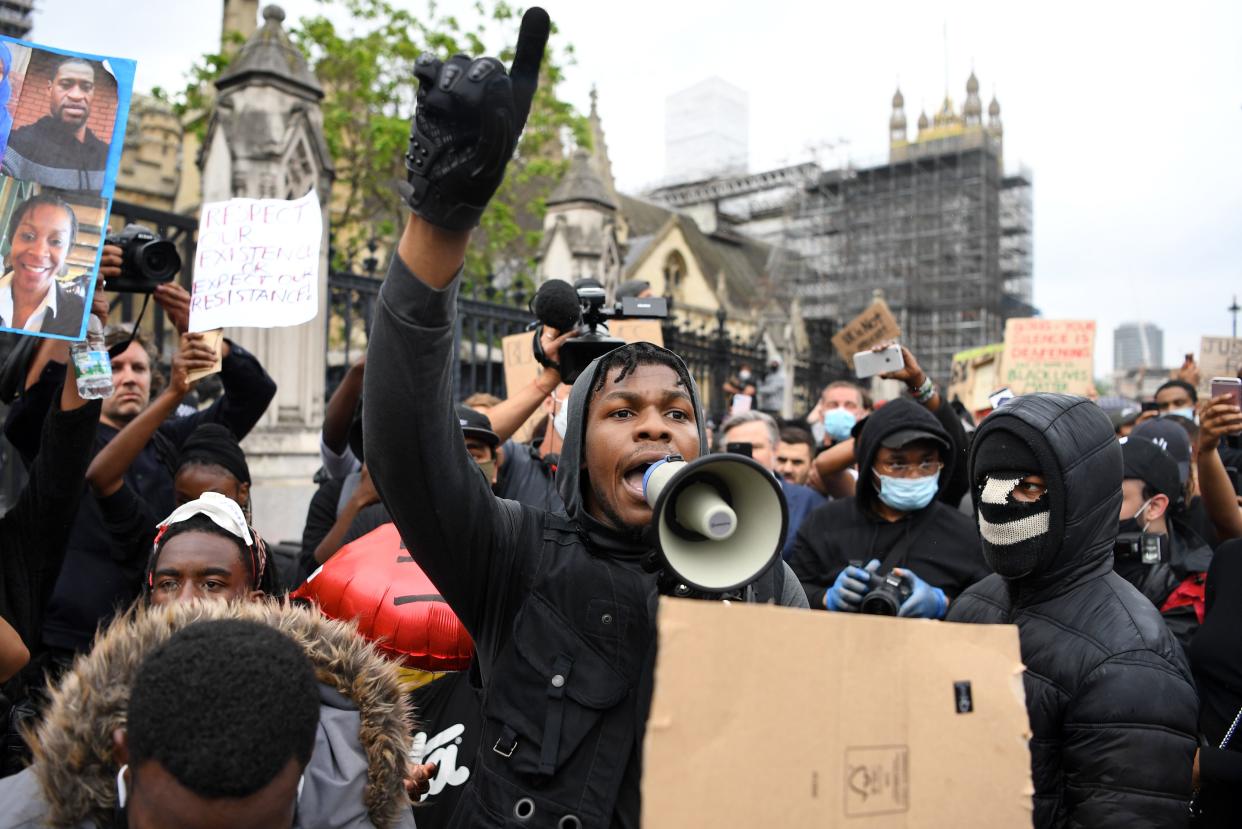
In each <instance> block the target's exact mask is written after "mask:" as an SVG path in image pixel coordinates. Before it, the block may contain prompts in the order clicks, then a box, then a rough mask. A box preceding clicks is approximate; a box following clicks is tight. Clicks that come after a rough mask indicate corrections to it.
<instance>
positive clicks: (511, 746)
mask: <svg viewBox="0 0 1242 829" xmlns="http://www.w3.org/2000/svg"><path fill="white" fill-rule="evenodd" d="M459 284H460V282H459V281H454V282H453V283H452V284H451V285H450V286H449V287H447V288H446V289H444V290H442V291H436V290H433V289H431V288H429V287H428V286H427V285H426V284H424V283H423V282H421V281H419V280H418V279H417V278H416V277H415V276H413V275H412V274H411V273H410V272H409V270H408V269H407V268H406V267H405V266H404V265H403V264H402V262H401V261H400V259H399V258H394V260H393V264H392V266H391V268H390V270H389V275H388V278H387V279H386V280H385V281H384V286H383V289H382V290H381V292H380V301H379V304H378V306H377V308H376V313H375V324H374V328H373V329H372V334H371V341H370V344H369V346H368V358H367V374H366V392H365V393H366V400H367V406H366V408H365V411H364V416H365V418H366V423H365V429H364V435H365V438H366V457H367V461H368V464H369V466H370V470H371V476H372V479H373V480H374V482H375V486H376V488H377V490H378V491H379V493H380V495H381V497H382V498H383V500H384V502H385V503H386V504H387V505H388V507H389V509H390V510H391V512H392V516H393V520H394V522H395V523H396V525H397V528H398V529H399V530H400V532H401V536H402V539H403V540H404V542H405V544H406V547H407V548H408V549H409V551H410V554H411V555H412V556H413V557H414V558H415V559H416V560H417V561H418V563H419V565H420V566H421V567H422V568H423V570H424V571H425V572H426V573H427V575H428V576H429V577H430V578H431V580H432V581H433V582H434V583H435V585H436V586H437V587H438V588H439V590H440V593H441V595H443V596H444V598H445V600H446V601H447V602H448V603H449V605H450V606H451V607H452V608H453V610H454V612H455V613H456V614H457V616H458V618H460V619H461V621H462V623H463V624H464V625H465V627H466V629H467V630H468V631H469V632H470V636H471V638H472V639H473V640H474V643H475V652H476V657H477V660H478V661H477V665H478V668H479V673H480V675H481V677H482V681H483V724H482V732H481V736H480V741H479V745H480V750H479V754H478V757H477V759H476V761H475V764H474V765H472V766H471V779H470V781H469V783H468V784H467V787H468V788H467V790H466V791H464V792H463V793H462V800H461V803H460V805H459V806H458V809H457V812H456V813H455V815H454V820H453V825H455V826H471V827H475V826H494V827H498V826H514V825H521V826H527V827H532V828H537V827H549V829H550V828H551V827H558V826H560V827H569V826H587V827H593V826H609V825H611V826H623V827H631V826H633V827H636V826H638V825H639V816H640V806H639V781H640V778H641V774H640V768H641V759H640V745H641V739H642V735H643V732H644V729H645V722H646V717H647V711H648V708H649V706H650V699H651V692H652V687H653V676H652V674H653V668H654V660H655V643H656V639H655V633H656V626H655V611H656V607H657V604H658V593H657V585H656V577H655V576H654V575H653V574H650V573H647V572H645V571H644V570H643V568H642V567H641V564H640V560H641V557H642V556H643V555H644V554H645V552H646V548H645V547H644V546H642V545H641V544H637V543H635V541H634V540H632V539H629V538H625V537H621V536H620V535H619V534H617V533H612V532H610V531H608V530H607V529H605V528H604V527H603V526H602V525H601V524H599V522H596V521H595V520H594V519H592V518H591V516H589V515H587V514H586V512H585V510H584V508H583V504H582V497H581V484H582V481H581V480H580V477H579V465H580V462H581V457H582V446H583V441H582V437H583V429H584V423H585V419H586V410H587V404H588V403H589V400H590V396H591V388H592V385H593V383H594V380H595V377H596V374H597V371H598V366H599V363H598V362H596V363H594V364H592V365H591V366H589V367H588V368H587V370H586V371H585V372H583V374H582V376H581V377H579V378H578V381H577V382H576V383H575V384H574V387H573V391H572V392H571V394H570V398H569V414H568V418H569V427H568V430H567V434H566V436H565V445H564V448H563V450H562V453H561V464H560V466H559V467H558V470H557V486H558V489H559V490H560V493H561V497H562V499H563V500H564V502H565V512H564V513H561V514H558V513H552V512H544V511H541V510H537V509H535V508H533V507H529V506H524V505H521V504H518V503H517V502H515V501H508V500H505V499H502V498H498V497H496V496H494V495H493V494H492V492H491V489H490V488H489V486H488V482H487V481H486V480H485V479H484V477H483V475H481V474H480V472H479V469H478V465H477V464H475V463H474V461H472V460H471V458H470V456H469V455H468V454H467V452H466V449H465V443H464V441H463V439H462V434H461V429H460V426H459V424H458V420H457V417H456V416H455V414H454V412H453V399H452V371H451V369H452V348H453V327H454V318H455V316H456V307H457V304H456V300H457V290H458V285H459ZM688 391H689V392H690V395H691V398H692V400H693V402H694V409H695V414H696V420H697V421H698V423H699V440H700V447H705V446H706V441H705V440H704V436H703V425H702V424H703V422H704V421H703V417H702V412H701V410H700V406H699V398H698V393H697V390H695V389H693V388H691V389H689V390H688ZM776 567H779V568H781V571H780V572H782V573H787V571H786V570H784V565H783V564H782V563H781V562H779V561H778V562H777V564H776ZM763 579H764V576H761V577H760V581H763ZM783 588H784V591H783V592H777V593H776V595H775V596H774V598H776V600H777V601H778V603H781V604H799V603H801V601H800V600H802V599H803V597H802V595H801V589H800V588H799V586H798V584H797V581H796V580H795V579H794V578H793V576H792V574H788V575H787V578H786V579H785V583H784V585H783ZM801 604H802V606H805V604H804V603H801ZM571 815H572V816H573V818H576V819H577V820H576V821H575V820H573V819H571V818H570V817H569V816H571Z"/></svg>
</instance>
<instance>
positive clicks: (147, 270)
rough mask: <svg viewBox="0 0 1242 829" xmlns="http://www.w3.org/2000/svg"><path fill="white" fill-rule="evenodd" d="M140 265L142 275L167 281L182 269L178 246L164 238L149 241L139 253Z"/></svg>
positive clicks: (158, 280) (159, 280)
mask: <svg viewBox="0 0 1242 829" xmlns="http://www.w3.org/2000/svg"><path fill="white" fill-rule="evenodd" d="M138 267H139V269H140V270H141V272H142V275H143V276H145V277H146V278H147V279H149V280H151V281H152V282H167V281H168V280H170V279H172V278H173V275H174V274H176V273H177V271H179V270H181V257H180V256H178V255H177V246H176V245H174V244H173V243H172V242H168V241H164V240H163V239H161V240H158V241H155V242H147V243H146V244H145V245H143V246H142V251H141V252H140V253H139V255H138Z"/></svg>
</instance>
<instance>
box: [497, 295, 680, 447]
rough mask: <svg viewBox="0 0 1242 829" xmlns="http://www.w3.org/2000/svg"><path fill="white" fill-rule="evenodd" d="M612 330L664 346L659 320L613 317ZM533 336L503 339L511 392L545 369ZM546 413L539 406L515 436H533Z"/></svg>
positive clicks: (521, 439)
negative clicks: (537, 353)
mask: <svg viewBox="0 0 1242 829" xmlns="http://www.w3.org/2000/svg"><path fill="white" fill-rule="evenodd" d="M608 333H609V334H611V335H612V336H614V337H616V338H618V339H621V340H625V341H626V342H627V343H637V342H647V343H654V344H655V345H658V346H661V347H663V345H664V332H663V330H662V329H661V328H660V321H659V320H653V319H625V320H612V321H611V322H610V323H609V324H608ZM532 337H534V334H533V333H532V332H530V331H523V332H522V333H520V334H510V335H509V336H507V337H504V338H503V339H501V341H500V345H501V349H502V352H503V353H504V361H505V389H506V390H507V391H508V393H509V394H513V393H514V392H515V391H517V390H518V389H520V388H523V387H524V386H526V384H527V383H529V382H531V381H532V380H534V379H535V378H536V377H538V376H539V372H540V371H542V370H543V368H542V367H541V366H540V365H539V363H538V362H536V361H535V354H534V351H533V349H532V348H531V338H532ZM544 414H545V412H544V411H543V409H537V410H536V411H535V413H534V414H532V415H531V416H530V417H529V418H528V419H527V421H526V423H524V424H523V425H522V428H521V429H519V430H518V432H517V434H515V435H514V439H515V440H517V441H518V442H519V443H522V442H524V441H526V440H529V439H530V433H531V430H532V429H534V427H535V424H536V423H537V422H538V421H539V418H541V417H543V415H544Z"/></svg>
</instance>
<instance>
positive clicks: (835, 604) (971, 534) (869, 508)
mask: <svg viewBox="0 0 1242 829" xmlns="http://www.w3.org/2000/svg"><path fill="white" fill-rule="evenodd" d="M952 446H953V442H952V440H951V438H950V436H949V433H948V432H947V431H945V429H944V427H943V426H941V425H940V423H939V421H938V420H937V419H936V417H935V416H934V415H933V414H931V412H929V411H927V409H925V408H924V407H922V406H920V405H919V404H917V403H915V402H914V401H913V400H907V399H904V398H901V399H897V400H893V401H891V402H889V403H887V404H886V405H884V406H882V407H880V408H879V409H878V410H877V411H876V412H875V413H874V414H872V415H871V416H870V417H868V418H867V419H866V421H864V423H863V426H862V430H861V431H860V432H859V434H858V437H857V439H856V451H857V455H858V458H859V464H858V486H857V488H856V490H855V494H854V495H853V496H852V497H849V498H840V499H838V500H835V501H831V502H829V503H827V504H825V505H823V506H821V507H819V508H818V509H816V510H815V511H814V512H812V513H811V514H810V516H808V517H807V519H806V520H805V521H803V522H802V527H801V529H800V530H799V531H798V535H797V540H796V541H795V542H794V548H793V554H792V557H791V559H790V562H789V563H790V566H791V567H792V568H793V571H794V573H795V574H796V575H797V576H798V578H799V579H800V580H801V582H802V586H803V587H804V588H805V589H806V595H807V600H808V601H809V602H810V605H811V607H813V608H817V609H820V610H835V611H843V612H858V611H860V610H861V611H863V612H870V613H885V614H889V615H897V616H915V617H920V618H926V619H940V618H943V617H944V614H945V612H946V611H947V610H948V607H949V602H950V601H951V600H952V599H953V597H955V596H957V595H958V594H959V593H961V592H962V591H963V590H965V589H966V588H967V587H969V586H970V585H972V584H974V583H975V582H976V581H978V580H979V579H981V578H983V577H984V576H986V575H987V573H988V571H987V567H986V565H985V563H984V561H983V556H982V554H981V553H980V551H979V536H978V533H977V532H976V531H975V528H974V525H973V523H972V522H971V520H970V518H969V517H968V516H966V515H963V514H962V513H961V512H959V511H958V510H955V509H953V508H952V507H951V506H949V505H948V504H945V503H944V502H943V501H941V500H940V499H939V498H938V497H937V496H938V495H939V494H940V492H941V491H942V490H943V489H944V487H945V486H946V484H947V482H948V481H949V480H950V478H951V477H952V473H953V466H954V464H955V463H956V462H957V458H956V455H957V453H956V452H954V451H953V449H952ZM877 588H879V590H880V592H879V594H878V595H876V596H874V597H872V600H871V601H868V597H869V595H870V594H871V593H872V591H873V590H876V589H877Z"/></svg>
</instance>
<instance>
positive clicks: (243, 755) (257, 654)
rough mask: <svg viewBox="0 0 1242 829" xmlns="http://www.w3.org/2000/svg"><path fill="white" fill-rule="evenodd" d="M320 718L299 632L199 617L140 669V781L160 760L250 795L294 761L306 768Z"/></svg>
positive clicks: (133, 700)
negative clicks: (148, 764)
mask: <svg viewBox="0 0 1242 829" xmlns="http://www.w3.org/2000/svg"><path fill="white" fill-rule="evenodd" d="M264 701H273V702H274V701H279V704H278V705H266V704H263V702H264ZM318 726H319V689H318V686H317V684H316V682H315V671H314V669H313V668H312V667H311V663H310V660H309V659H307V657H306V653H305V652H304V651H303V650H302V648H300V647H299V646H298V645H297V644H295V643H294V642H293V640H292V639H290V638H289V637H288V636H285V635H284V634H283V633H280V632H279V631H277V630H276V629H275V628H273V627H270V626H268V625H264V624H260V623H258V622H251V621H244V620H242V619H214V620H209V621H202V622H195V623H193V624H191V625H188V626H187V627H185V628H182V629H181V630H180V631H178V632H177V633H175V634H173V635H172V637H171V638H169V640H168V641H167V642H165V643H164V644H163V645H161V646H160V647H159V648H156V649H155V650H154V651H152V652H151V653H150V654H148V655H147V657H146V658H145V659H144V660H143V662H142V665H141V666H140V667H139V668H138V673H137V675H136V676H135V678H134V684H133V688H132V690H131V691H130V697H129V714H128V723H127V726H126V731H127V738H128V742H129V750H130V760H129V765H130V769H131V770H132V771H133V773H134V774H135V775H136V776H135V785H137V784H138V782H139V780H140V774H141V773H140V772H139V771H138V767H139V766H141V765H142V763H144V762H145V761H148V760H154V761H156V762H158V763H159V764H160V765H161V766H163V767H164V769H165V770H167V771H168V772H169V773H170V774H171V775H172V776H173V777H175V778H177V780H178V782H180V783H181V785H183V786H185V787H186V788H188V789H190V790H191V791H193V792H195V793H196V794H198V795H200V796H202V797H206V798H212V799H216V798H224V797H234V798H235V797H246V796H248V795H251V794H254V793H255V792H257V791H258V790H259V789H261V788H263V787H264V786H266V785H267V784H268V783H270V782H271V781H272V780H273V779H274V778H275V777H276V775H277V774H279V773H280V771H281V770H282V769H283V768H284V767H285V766H286V765H287V764H288V762H289V761H290V760H296V762H297V764H298V766H299V767H300V768H305V767H306V763H307V762H308V761H309V760H310V756H311V751H312V749H313V748H314V745H315V731H316V730H317V729H318Z"/></svg>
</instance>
